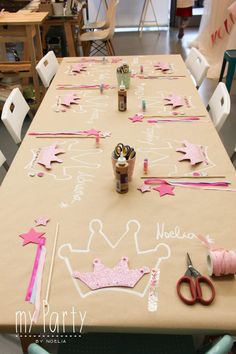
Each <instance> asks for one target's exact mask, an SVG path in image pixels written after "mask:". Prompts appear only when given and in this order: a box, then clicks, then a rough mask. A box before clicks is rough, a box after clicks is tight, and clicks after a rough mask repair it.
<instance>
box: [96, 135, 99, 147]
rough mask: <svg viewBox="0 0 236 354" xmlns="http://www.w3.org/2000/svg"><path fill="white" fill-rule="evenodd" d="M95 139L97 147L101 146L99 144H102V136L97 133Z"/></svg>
mask: <svg viewBox="0 0 236 354" xmlns="http://www.w3.org/2000/svg"><path fill="white" fill-rule="evenodd" d="M95 139H96V140H95V141H96V147H97V148H99V146H100V136H99V135H97V136H96V138H95Z"/></svg>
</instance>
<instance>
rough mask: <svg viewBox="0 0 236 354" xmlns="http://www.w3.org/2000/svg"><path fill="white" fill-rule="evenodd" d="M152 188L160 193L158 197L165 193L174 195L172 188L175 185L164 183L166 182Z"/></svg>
mask: <svg viewBox="0 0 236 354" xmlns="http://www.w3.org/2000/svg"><path fill="white" fill-rule="evenodd" d="M153 189H154V190H155V191H158V192H159V193H160V197H163V195H166V194H169V195H175V194H174V193H173V190H174V189H175V187H174V186H170V185H169V184H166V183H163V184H161V185H160V186H159V187H154V188H153Z"/></svg>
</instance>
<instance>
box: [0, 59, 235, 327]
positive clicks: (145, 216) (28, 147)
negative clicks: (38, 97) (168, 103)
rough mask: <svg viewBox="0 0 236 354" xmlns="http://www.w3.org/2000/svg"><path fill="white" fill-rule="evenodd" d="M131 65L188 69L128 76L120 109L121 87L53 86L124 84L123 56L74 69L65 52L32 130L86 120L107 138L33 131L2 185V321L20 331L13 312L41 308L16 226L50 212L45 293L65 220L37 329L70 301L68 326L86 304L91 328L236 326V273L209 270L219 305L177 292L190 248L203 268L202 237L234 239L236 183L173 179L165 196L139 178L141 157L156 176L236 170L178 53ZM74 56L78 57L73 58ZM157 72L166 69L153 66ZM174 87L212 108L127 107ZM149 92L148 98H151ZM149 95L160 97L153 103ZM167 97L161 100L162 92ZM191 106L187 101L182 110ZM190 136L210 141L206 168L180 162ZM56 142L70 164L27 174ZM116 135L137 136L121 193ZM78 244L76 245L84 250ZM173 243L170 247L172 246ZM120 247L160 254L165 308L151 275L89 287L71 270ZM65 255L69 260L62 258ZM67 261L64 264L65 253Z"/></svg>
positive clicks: (117, 254) (132, 257)
mask: <svg viewBox="0 0 236 354" xmlns="http://www.w3.org/2000/svg"><path fill="white" fill-rule="evenodd" d="M122 59H124V60H126V61H127V62H128V63H129V64H130V67H131V69H132V70H137V71H138V70H139V66H140V65H141V64H142V65H144V74H146V73H147V71H148V72H151V71H152V70H153V68H152V64H153V63H156V62H157V61H159V60H162V61H168V62H170V63H172V64H173V67H174V73H175V74H176V73H178V74H179V75H186V77H183V78H179V79H176V80H155V79H154V80H140V79H132V80H131V87H130V89H129V90H128V109H127V111H126V112H124V113H120V112H118V110H117V89H113V90H104V93H103V95H101V94H100V93H99V90H93V91H92V90H71V91H68V90H60V91H58V90H56V87H57V85H58V84H61V83H67V84H69V83H71V84H92V83H101V82H103V83H110V84H114V85H116V67H117V66H119V65H121V63H116V64H114V63H106V64H102V63H97V64H94V63H92V64H91V63H87V64H85V65H86V66H87V72H84V73H81V74H78V75H76V76H72V75H68V74H67V71H68V68H69V66H70V65H73V64H71V63H69V62H70V61H71V59H70V60H69V59H64V60H63V62H62V64H61V65H60V68H59V71H58V73H57V74H56V77H55V79H54V80H53V82H52V84H51V86H50V88H49V90H48V92H47V94H46V96H45V98H44V100H43V102H42V104H41V106H40V108H39V110H38V112H37V114H36V116H35V118H34V120H33V122H32V125H31V127H30V131H56V130H57V131H60V130H62V131H63V130H86V129H90V128H95V129H99V130H101V131H110V132H111V137H107V138H106V139H101V142H100V147H99V148H96V147H95V139H66V138H55V139H48V138H44V139H40V138H35V137H31V136H26V137H25V139H24V141H23V143H22V145H21V147H20V149H19V152H18V153H17V155H16V158H15V160H14V162H13V164H12V166H11V169H10V171H9V172H8V174H7V177H6V178H5V180H4V182H3V184H2V186H1V190H0V193H1V194H0V201H1V214H0V215H1V222H0V235H1V257H0V266H1V269H2V271H1V287H0V301H1V302H0V304H1V305H0V306H1V316H0V329H1V331H15V316H16V315H15V313H16V312H17V311H25V312H26V318H27V323H28V324H29V323H30V318H29V315H28V313H29V312H30V313H31V315H32V314H33V305H31V304H29V303H27V302H25V301H24V297H25V293H26V289H27V285H28V282H29V278H30V275H31V270H32V266H33V261H34V257H35V252H36V245H33V244H31V245H27V246H25V247H22V239H21V238H20V237H19V236H18V235H19V234H21V233H24V232H27V231H28V230H29V229H30V228H31V227H34V220H35V218H36V217H38V216H47V217H49V218H50V222H49V223H48V224H47V226H46V227H37V228H36V229H37V230H38V231H45V232H46V248H47V255H46V263H45V269H44V274H43V284H42V295H41V299H42V301H43V299H44V298H45V294H46V286H47V279H48V274H49V268H50V261H51V254H52V248H53V241H54V234H55V228H56V224H57V223H58V222H59V223H60V231H59V237H58V244H57V251H56V257H55V262H54V271H53V276H52V281H51V290H50V296H49V305H50V308H49V313H48V315H47V316H44V313H43V306H41V313H40V317H39V320H38V322H37V324H36V325H34V326H33V327H32V329H31V331H32V332H33V331H40V330H41V331H42V329H43V325H44V322H45V323H46V324H50V323H51V324H53V323H55V321H56V322H57V321H58V323H59V324H60V325H61V326H62V325H63V315H62V314H63V311H67V312H68V316H66V317H65V321H64V322H65V325H66V326H72V324H73V323H72V322H73V319H72V315H71V311H72V308H73V307H74V311H76V315H75V326H76V329H77V330H79V329H80V324H81V318H80V315H79V311H81V314H84V313H85V312H86V315H85V319H84V326H83V330H84V331H89V330H95V331H103V330H109V331H128V332H129V331H141V332H163V333H168V332H174V333H179V332H181V333H189V332H191V333H199V332H204V333H212V332H225V331H230V332H234V331H235V328H236V320H235V319H236V316H235V315H236V312H235V307H234V305H235V294H236V283H235V279H234V277H226V278H219V279H213V282H214V286H215V288H216V298H215V301H214V303H213V304H212V305H211V306H208V307H204V306H202V305H200V304H196V305H194V306H187V305H184V304H183V303H182V302H181V301H180V300H179V298H178V296H177V293H176V282H177V280H178V279H179V277H180V276H182V275H183V274H184V272H185V270H186V269H185V268H186V252H189V253H190V256H191V258H192V261H193V263H194V265H195V267H196V268H197V269H198V270H199V271H200V272H201V273H202V274H204V275H207V264H206V253H207V251H206V248H205V247H204V245H203V244H202V243H201V242H200V241H199V240H198V239H197V237H196V235H198V234H201V235H205V236H207V235H209V236H210V237H211V238H212V239H213V240H214V242H215V244H217V245H220V246H222V247H225V248H228V249H234V248H235V236H234V231H235V228H236V221H235V202H236V194H235V193H233V192H221V191H206V190H200V189H196V190H194V189H189V188H178V187H176V188H175V196H165V197H162V198H160V197H159V193H158V192H155V191H152V192H150V193H144V194H141V193H140V192H139V191H137V187H138V186H139V185H140V184H141V180H140V176H142V175H143V171H142V164H143V159H144V158H145V157H148V158H149V161H150V163H151V161H153V160H157V161H156V163H155V166H154V165H153V166H152V165H151V166H150V169H149V175H152V176H158V175H160V174H161V175H163V174H164V175H167V174H168V173H170V172H172V171H173V172H175V173H176V174H177V175H183V174H184V173H187V172H190V171H191V170H192V171H194V170H201V169H202V170H206V171H207V172H208V173H209V174H212V175H213V174H214V175H225V176H226V180H230V181H231V182H232V188H235V187H236V183H235V182H236V180H235V171H234V168H233V166H232V165H231V163H230V160H229V158H228V156H227V153H226V152H225V150H224V148H223V145H222V143H221V141H220V139H219V136H218V134H217V133H216V131H215V129H214V127H213V124H212V122H211V121H210V119H209V117H208V115H207V112H206V110H205V108H204V105H203V103H202V100H201V98H200V96H199V95H198V92H197V90H196V89H195V88H194V86H193V84H192V82H191V79H190V77H189V75H188V74H187V72H186V68H185V65H184V62H183V61H182V59H181V57H180V56H178V55H171V56H144V57H141V56H139V57H137V56H135V57H125V58H122ZM73 60H74V61H76V60H78V61H79V59H77V58H73ZM155 73H156V74H161V73H159V72H155ZM68 92H76V93H77V94H78V96H79V97H80V98H81V100H80V101H79V102H80V104H79V105H75V106H74V107H73V110H74V111H73V110H72V108H70V109H69V110H67V112H65V113H56V112H55V111H54V110H53V106H54V105H55V102H56V96H58V95H61V96H62V97H63V95H65V94H66V93H68ZM172 92H175V93H178V94H180V95H185V96H187V97H188V98H190V99H191V101H192V104H193V107H192V108H191V109H189V110H188V114H189V115H191V114H194V115H199V114H201V115H206V117H204V118H203V119H202V120H201V121H199V122H196V123H175V124H173V123H165V124H148V123H147V122H146V121H145V122H142V123H132V122H130V121H129V120H128V117H129V116H131V115H133V114H135V113H137V112H139V111H140V104H141V99H142V98H145V99H146V101H147V112H146V114H149V113H150V114H152V113H154V112H155V111H156V109H159V108H160V105H161V103H160V102H161V100H160V99H159V101H158V102H159V103H158V104H157V103H156V102H155V97H161V95H163V94H169V93H172ZM143 95H144V96H143ZM150 102H153V106H151V104H150ZM162 105H163V101H162ZM185 110H187V109H185ZM185 139H186V140H188V141H189V142H192V143H195V144H201V145H203V146H207V147H208V150H207V152H208V156H209V159H210V161H211V163H210V165H209V166H203V165H201V166H198V167H194V168H192V167H190V164H189V163H188V162H181V163H179V162H178V159H179V158H180V156H181V154H180V153H177V152H175V149H176V148H177V147H179V146H181V141H183V140H185ZM55 142H58V145H59V146H60V147H61V148H63V149H64V150H65V151H66V153H65V154H62V155H60V157H61V158H62V160H63V163H62V164H56V163H54V164H53V165H52V169H51V171H50V172H48V173H47V172H46V171H45V169H44V168H43V167H42V166H41V167H40V166H39V165H38V166H37V170H38V171H44V172H45V175H44V177H43V178H38V177H36V176H35V177H29V176H28V167H27V166H28V164H29V162H30V161H31V160H32V156H33V155H32V151H35V150H37V149H38V148H42V147H44V146H48V145H50V144H52V143H55ZM119 142H122V143H125V144H129V145H131V146H133V147H134V148H135V149H136V151H137V160H136V166H135V172H134V177H133V181H132V183H130V186H129V192H128V193H127V194H125V195H120V194H118V193H116V191H115V184H114V175H113V171H112V166H111V152H112V150H113V149H114V147H115V145H116V144H117V143H119ZM76 250H77V252H76ZM168 253H169V254H168ZM122 256H127V257H128V258H129V265H130V268H138V267H142V266H144V265H145V266H148V267H150V269H151V268H153V267H154V266H155V265H157V264H158V270H159V272H160V274H159V275H160V278H159V284H158V287H157V296H158V302H157V310H156V311H154V312H150V311H148V291H149V286H148V282H149V280H150V275H145V276H144V277H143V278H142V279H141V280H140V282H139V283H138V284H137V285H136V286H135V288H134V289H131V290H130V289H129V290H127V289H126V290H125V291H124V290H122V289H120V288H116V289H114V288H107V289H105V290H97V291H93V292H92V291H90V290H89V289H88V287H87V286H86V285H85V284H83V283H82V282H81V281H80V280H73V279H72V277H71V275H70V267H71V269H72V270H73V271H74V270H77V271H78V270H80V271H92V262H93V259H94V258H96V257H98V258H100V259H101V260H102V262H103V263H104V264H105V265H106V266H108V267H113V266H115V265H116V264H117V263H118V261H119V260H120V259H121V257H122ZM63 257H64V258H63ZM66 261H67V263H66Z"/></svg>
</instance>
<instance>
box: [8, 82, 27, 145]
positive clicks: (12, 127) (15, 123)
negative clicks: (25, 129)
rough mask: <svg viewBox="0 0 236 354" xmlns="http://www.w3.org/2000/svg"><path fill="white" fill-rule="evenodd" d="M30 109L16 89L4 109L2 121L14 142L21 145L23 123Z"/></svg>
mask: <svg viewBox="0 0 236 354" xmlns="http://www.w3.org/2000/svg"><path fill="white" fill-rule="evenodd" d="M29 110H30V107H29V105H28V103H27V102H26V100H25V99H24V97H23V95H22V93H21V92H20V90H19V89H18V88H14V89H13V90H12V92H11V93H10V95H9V96H8V98H7V99H6V102H5V103H4V106H3V109H2V117H1V118H2V121H3V123H4V125H5V127H6V129H7V130H8V132H9V133H10V135H11V137H12V139H13V140H14V142H15V143H16V144H17V145H19V144H20V143H21V140H22V139H21V130H22V126H23V122H24V120H25V117H26V115H27V113H28V112H29Z"/></svg>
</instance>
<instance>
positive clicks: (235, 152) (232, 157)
mask: <svg viewBox="0 0 236 354" xmlns="http://www.w3.org/2000/svg"><path fill="white" fill-rule="evenodd" d="M235 159H236V147H235V148H234V152H233V154H232V156H231V158H230V160H231V161H232V162H233V163H234V160H235Z"/></svg>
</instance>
